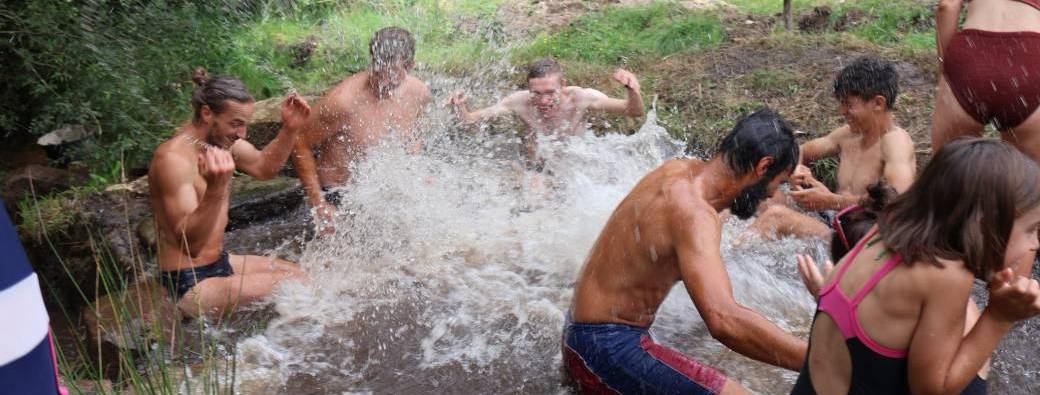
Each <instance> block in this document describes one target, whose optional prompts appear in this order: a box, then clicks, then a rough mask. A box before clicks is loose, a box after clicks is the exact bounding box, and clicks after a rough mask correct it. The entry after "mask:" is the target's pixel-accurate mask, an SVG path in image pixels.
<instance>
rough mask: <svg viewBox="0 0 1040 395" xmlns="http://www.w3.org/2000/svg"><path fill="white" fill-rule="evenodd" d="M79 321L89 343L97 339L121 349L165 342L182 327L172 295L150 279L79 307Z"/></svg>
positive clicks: (171, 338) (169, 342)
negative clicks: (81, 310)
mask: <svg viewBox="0 0 1040 395" xmlns="http://www.w3.org/2000/svg"><path fill="white" fill-rule="evenodd" d="M83 320H84V322H86V324H87V333H88V335H89V337H90V341H91V342H90V343H89V344H98V343H99V342H100V343H104V344H108V345H111V346H113V347H115V348H117V349H121V350H140V349H142V347H150V346H151V344H152V343H154V342H160V341H161V342H162V343H163V344H166V345H169V344H172V343H174V342H176V341H177V339H176V336H177V335H178V334H179V333H180V332H181V330H182V329H181V328H180V322H181V316H180V311H179V310H178V309H177V305H176V304H174V303H173V298H172V296H171V295H170V293H169V292H168V291H167V290H166V288H163V287H162V285H160V284H159V282H158V281H157V280H155V279H151V278H148V279H144V280H141V281H138V282H136V283H133V284H131V285H130V286H128V287H127V288H126V289H125V290H123V291H121V292H118V293H115V294H108V295H105V296H102V297H100V298H98V300H96V301H94V303H92V304H91V305H90V306H89V307H88V308H86V309H84V310H83Z"/></svg>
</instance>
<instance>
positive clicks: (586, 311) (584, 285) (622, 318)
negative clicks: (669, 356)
mask: <svg viewBox="0 0 1040 395" xmlns="http://www.w3.org/2000/svg"><path fill="white" fill-rule="evenodd" d="M702 168H703V164H698V165H696V167H695V169H696V170H693V172H694V173H696V172H699V171H700V169H702ZM691 177H692V174H691V167H690V161H686V160H674V161H669V162H667V163H665V164H664V165H662V166H661V167H659V168H658V169H657V170H654V171H653V172H651V173H650V174H648V175H647V176H646V177H644V178H643V179H642V180H641V181H640V182H639V183H638V184H637V185H636V186H635V188H634V189H633V190H632V192H631V193H629V195H628V197H626V198H625V199H624V200H623V201H622V202H621V203H620V204H619V205H618V207H617V208H616V209H615V210H614V213H613V214H612V215H611V217H610V219H609V220H608V221H607V224H606V225H605V226H604V228H603V231H602V232H601V233H600V235H599V238H598V239H597V240H596V243H595V244H594V245H593V247H592V251H591V252H590V253H589V256H588V258H587V259H586V261H585V265H584V266H583V267H582V269H581V273H580V274H579V277H578V282H577V283H576V285H575V291H574V301H573V304H572V312H571V313H572V318H573V319H574V321H575V322H581V323H621V324H627V325H634V326H640V327H648V326H650V324H652V323H653V321H654V317H655V315H656V313H657V309H658V307H660V305H661V302H663V301H664V298H665V297H666V296H668V292H669V291H670V290H671V289H672V287H673V286H674V285H675V283H676V282H678V281H679V280H680V273H679V265H678V257H677V254H676V252H675V240H674V238H673V237H674V235H673V232H672V230H671V226H670V221H671V218H672V217H673V216H674V214H675V213H674V212H673V209H672V208H671V207H674V205H675V202H673V201H670V200H672V199H671V198H670V197H669V195H670V193H669V191H670V190H672V189H673V188H675V187H676V186H678V185H679V184H682V183H690V182H692V181H691ZM689 199H690V200H691V201H692V200H693V199H695V197H694V196H690V197H689ZM705 204H707V203H705Z"/></svg>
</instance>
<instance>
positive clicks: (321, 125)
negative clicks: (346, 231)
mask: <svg viewBox="0 0 1040 395" xmlns="http://www.w3.org/2000/svg"><path fill="white" fill-rule="evenodd" d="M409 70H410V66H409V67H404V66H394V67H389V68H388V70H370V71H365V72H361V73H358V74H355V75H353V76H350V77H348V78H347V79H345V80H343V82H341V83H340V84H339V85H336V86H335V87H333V88H332V89H330V90H329V91H328V92H327V93H326V94H325V96H323V97H322V98H320V99H318V101H317V102H316V103H315V107H316V108H315V111H314V112H313V113H312V115H311V117H310V118H309V119H308V120H307V123H306V124H305V125H304V126H303V131H302V135H301V136H300V139H299V140H298V141H297V143H296V148H295V155H293V163H294V165H295V166H296V169H297V172H298V173H299V177H300V181H301V182H302V184H303V187H304V189H305V190H306V192H307V198H308V202H309V203H310V204H311V205H312V206H314V207H316V208H318V209H319V210H318V214H319V215H320V216H321V217H322V218H325V219H326V220H327V219H329V218H331V215H332V213H333V212H334V211H335V210H334V209H333V208H332V207H331V206H330V205H329V204H328V203H327V202H325V199H324V197H323V196H322V191H321V189H322V187H337V186H341V185H344V184H346V183H347V182H348V181H349V180H350V171H349V166H350V164H351V163H352V162H353V161H356V160H358V159H359V158H360V157H361V155H363V154H364V152H365V150H366V149H367V148H368V147H371V146H373V145H376V144H379V143H380V142H382V141H384V140H385V139H386V138H387V137H388V136H390V135H392V134H395V133H396V134H397V136H398V137H400V138H402V139H403V140H404V141H403V143H405V144H408V147H409V150H410V151H411V152H413V153H414V152H418V151H419V150H421V148H422V146H421V144H420V142H419V141H418V139H417V138H416V136H415V127H416V121H417V120H418V119H419V116H420V115H421V114H422V113H423V112H424V111H425V109H426V106H427V104H428V103H429V102H430V91H429V89H428V88H427V87H426V84H424V83H423V82H422V81H420V80H419V79H418V78H415V77H414V76H411V75H408V73H407V72H408V71H409ZM315 151H318V152H320V154H319V155H317V158H316V159H315Z"/></svg>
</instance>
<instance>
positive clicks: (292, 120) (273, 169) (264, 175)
mask: <svg viewBox="0 0 1040 395" xmlns="http://www.w3.org/2000/svg"><path fill="white" fill-rule="evenodd" d="M310 111H311V109H310V106H308V105H307V101H306V100H304V99H303V98H302V97H299V96H297V95H296V94H292V95H290V96H289V97H288V98H286V99H285V102H283V103H282V130H281V131H279V132H278V136H276V137H275V138H274V140H271V142H270V143H268V144H267V146H266V147H264V150H263V151H258V150H257V149H256V147H254V146H253V144H250V143H249V142H248V141H245V140H239V141H237V142H235V144H234V145H232V146H231V152H232V155H233V156H234V158H235V159H236V161H235V164H236V165H237V166H238V168H239V169H241V170H242V171H244V172H245V173H246V174H249V175H251V176H253V177H256V178H257V179H260V180H269V179H272V178H274V177H275V176H277V175H278V171H279V170H281V169H282V166H285V161H286V160H288V159H289V153H290V152H292V149H293V144H295V142H296V140H297V137H298V136H299V131H300V125H301V124H302V123H303V122H304V121H306V119H307V117H308V116H309V115H310Z"/></svg>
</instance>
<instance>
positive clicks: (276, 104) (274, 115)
mask: <svg viewBox="0 0 1040 395" xmlns="http://www.w3.org/2000/svg"><path fill="white" fill-rule="evenodd" d="M303 98H304V99H305V100H307V103H310V105H311V109H312V110H313V109H314V101H315V100H316V99H317V98H318V95H303ZM283 100H285V97H281V96H279V97H272V98H270V99H266V100H261V101H258V102H256V105H254V106H253V119H252V121H250V122H249V129H248V136H249V137H248V139H249V142H250V143H252V144H253V145H255V146H257V147H263V146H265V145H267V143H270V142H271V140H274V138H275V136H278V131H279V130H281V129H282V101H283Z"/></svg>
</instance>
